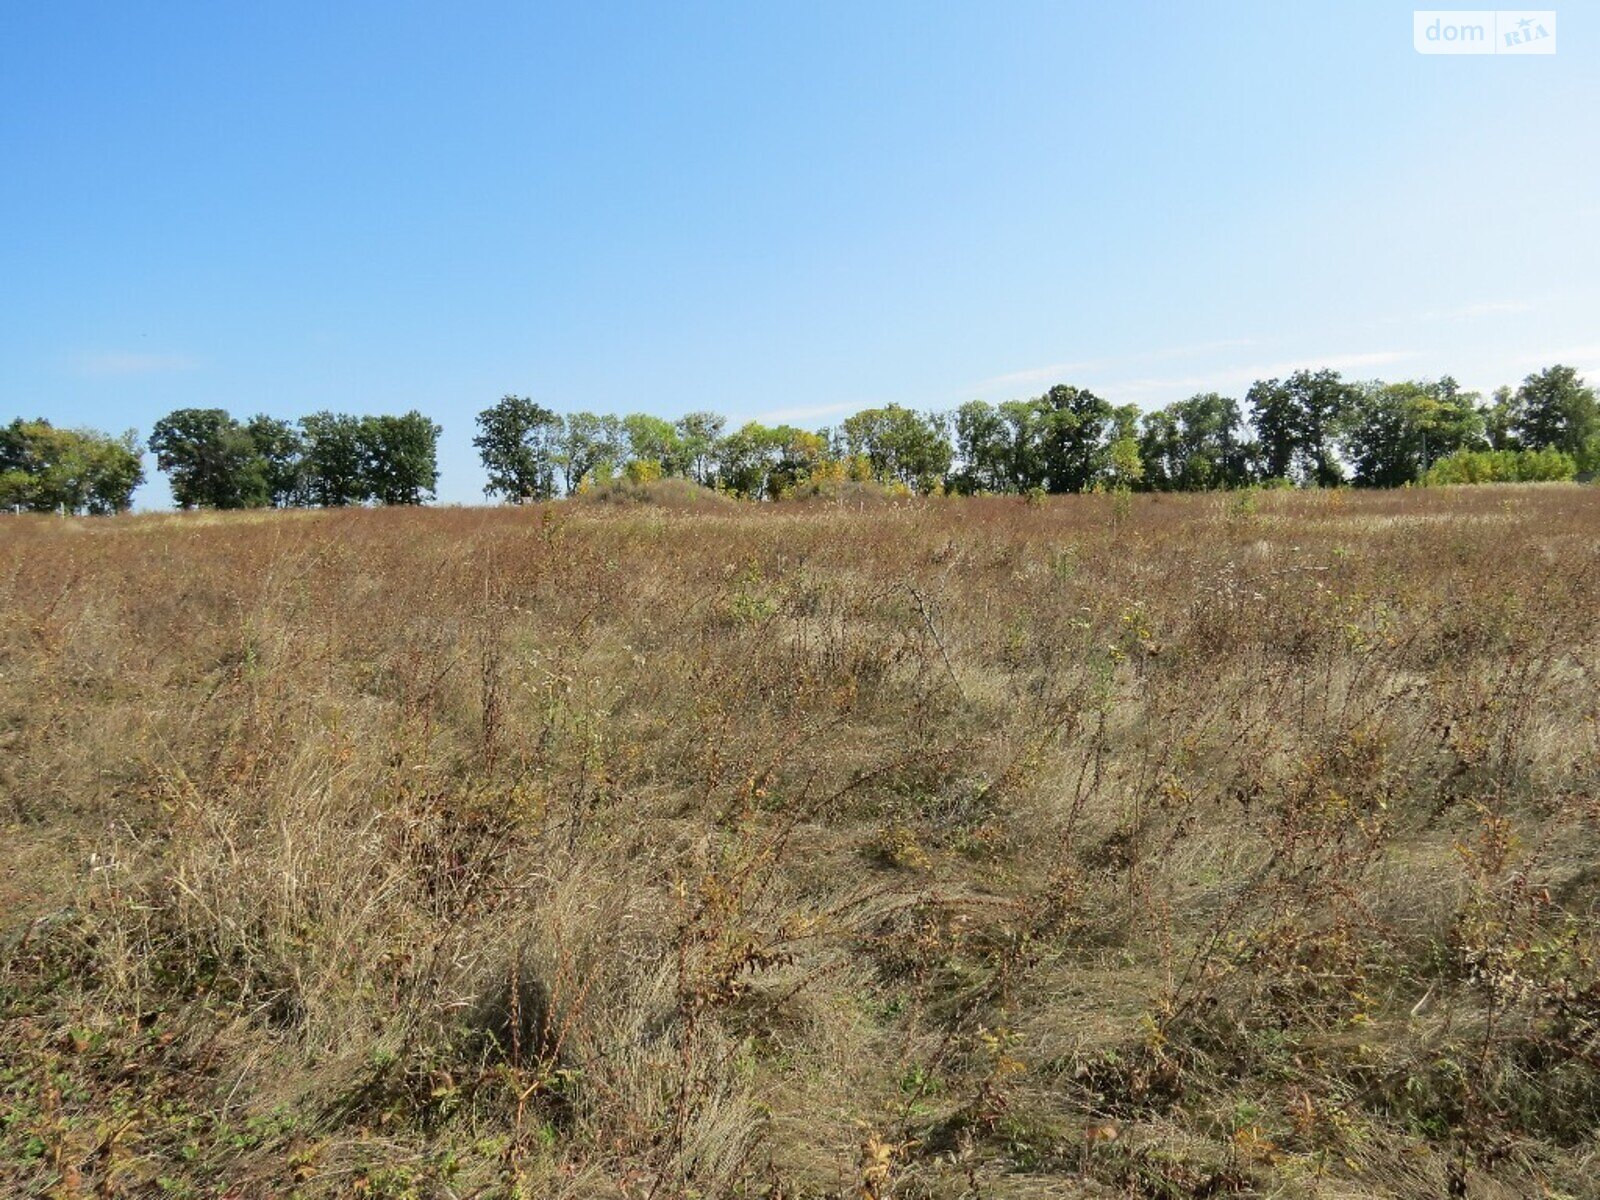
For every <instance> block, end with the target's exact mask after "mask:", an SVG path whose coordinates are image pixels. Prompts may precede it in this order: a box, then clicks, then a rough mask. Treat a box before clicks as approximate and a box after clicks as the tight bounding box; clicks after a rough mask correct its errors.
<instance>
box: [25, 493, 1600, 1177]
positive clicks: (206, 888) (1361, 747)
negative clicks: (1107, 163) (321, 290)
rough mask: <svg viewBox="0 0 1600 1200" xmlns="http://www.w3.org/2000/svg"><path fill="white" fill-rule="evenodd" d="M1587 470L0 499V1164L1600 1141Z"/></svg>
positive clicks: (582, 1173)
mask: <svg viewBox="0 0 1600 1200" xmlns="http://www.w3.org/2000/svg"><path fill="white" fill-rule="evenodd" d="M1597 683H1600V489H1596V488H1584V487H1579V486H1571V485H1548V486H1542V487H1540V486H1535V487H1520V488H1502V487H1484V488H1476V489H1430V490H1425V491H1405V492H1393V493H1384V494H1357V493H1350V492H1344V491H1334V492H1313V493H1288V492H1269V493H1253V492H1243V493H1232V494H1217V495H1201V496H1186V497H1159V496H1141V497H1134V498H1132V500H1131V501H1130V500H1129V498H1127V497H1125V496H1124V497H1115V496H1084V497H1070V498H1063V499H1060V500H1050V501H1045V502H1043V503H1027V502H1024V501H1023V500H1021V499H996V500H966V501H927V502H919V503H914V504H906V503H900V504H881V505H878V506H876V507H873V506H868V507H859V506H856V505H854V504H852V505H849V506H843V507H841V506H836V505H828V504H818V505H805V504H792V505H790V504H777V505H762V506H754V505H743V504H733V503H727V504H705V505H700V506H695V507H693V508H689V509H684V510H673V509H666V508H662V507H659V506H651V505H637V504H635V505H628V504H594V503H590V504H584V503H582V502H567V503H561V504H556V505H551V506H545V507H529V508H522V509H514V508H507V509H482V510H411V511H399V510H377V511H354V512H308V513H266V514H254V515H239V516H205V515H195V516H184V515H172V516H165V515H152V516H142V517H122V518H116V519H106V520H70V519H69V520H59V519H54V518H43V517H41V518H30V517H19V518H4V519H0V1194H3V1195H6V1196H56V1197H88V1196H138V1197H143V1196H151V1197H154V1196H170V1197H184V1196H193V1197H202V1196H205V1197H221V1196H226V1197H234V1198H238V1200H245V1198H253V1197H268V1196H292V1195H293V1196H306V1197H324V1196H326V1197H333V1196H366V1197H411V1196H415V1197H432V1196H455V1197H467V1196H476V1197H485V1198H487V1197H496V1196H504V1197H511V1196H526V1197H562V1196H571V1197H578V1196H584V1197H587V1196H605V1197H629V1198H634V1200H645V1198H646V1197H657V1198H661V1200H667V1198H679V1197H694V1196H699V1197H708V1198H709V1197H721V1196H768V1197H773V1198H777V1197H784V1198H796V1197H804V1196H819V1197H820V1196H839V1197H844V1196H864V1197H868V1198H871V1200H887V1198H888V1197H907V1198H909V1197H923V1196H930V1197H932V1196H937V1197H950V1198H952V1200H953V1198H955V1197H961V1196H965V1197H977V1196H983V1197H1044V1196H1051V1197H1064V1196H1066V1197H1070V1196H1133V1197H1190V1196H1228V1195H1274V1196H1325V1197H1358V1196H1360V1197H1365V1196H1407V1197H1443V1196H1467V1197H1474V1198H1476V1197H1491V1196H1503V1197H1525V1196H1569V1197H1579V1196H1593V1195H1596V1194H1600V1185H1597V1182H1596V1180H1597V1179H1600V1135H1597V1123H1600V688H1597Z"/></svg>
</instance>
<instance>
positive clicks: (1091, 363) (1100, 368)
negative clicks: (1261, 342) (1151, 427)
mask: <svg viewBox="0 0 1600 1200" xmlns="http://www.w3.org/2000/svg"><path fill="white" fill-rule="evenodd" d="M1255 344H1256V343H1255V339H1253V338H1228V339H1226V340H1224V341H1218V342H1198V343H1195V344H1193V345H1186V346H1168V347H1165V348H1164V349H1161V350H1151V351H1149V352H1147V353H1144V354H1131V355H1124V356H1122V357H1120V358H1090V359H1082V360H1080V361H1078V362H1059V363H1050V364H1049V365H1048V366H1043V367H1028V368H1026V369H1025V370H1021V371H1008V372H1007V373H1006V374H1004V375H996V376H994V377H993V378H991V379H984V380H980V381H979V382H978V383H975V384H973V385H972V388H971V389H970V390H972V391H974V392H995V391H1002V390H1005V389H1007V388H1012V387H1017V386H1020V385H1026V384H1037V383H1045V382H1060V381H1061V380H1063V379H1066V378H1067V377H1069V376H1072V375H1082V374H1084V373H1087V372H1095V373H1100V374H1103V373H1105V372H1108V371H1116V370H1118V369H1119V368H1126V367H1131V366H1136V365H1137V364H1139V363H1148V362H1163V361H1167V360H1170V359H1174V358H1193V357H1196V356H1199V355H1202V354H1212V353H1215V352H1216V351H1218V350H1236V349H1239V348H1240V347H1242V346H1253V345H1255Z"/></svg>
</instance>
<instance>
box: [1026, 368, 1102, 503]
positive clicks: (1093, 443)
mask: <svg viewBox="0 0 1600 1200" xmlns="http://www.w3.org/2000/svg"><path fill="white" fill-rule="evenodd" d="M1033 405H1034V408H1035V410H1036V412H1037V414H1038V423H1037V442H1038V447H1039V457H1040V460H1041V465H1042V466H1043V468H1044V485H1045V488H1046V490H1047V491H1050V492H1053V493H1062V492H1086V491H1089V490H1090V489H1091V488H1093V487H1094V486H1095V485H1096V484H1098V483H1101V482H1104V481H1105V479H1106V477H1107V473H1108V471H1109V468H1110V463H1111V457H1110V453H1111V443H1112V442H1113V441H1115V440H1116V439H1117V437H1118V436H1120V434H1121V427H1120V426H1119V425H1118V422H1117V412H1116V409H1114V408H1113V407H1112V406H1111V404H1110V403H1109V402H1107V401H1105V400H1102V399H1101V398H1100V397H1099V396H1097V395H1095V394H1094V393H1093V392H1091V391H1089V390H1088V389H1087V388H1076V387H1068V386H1066V385H1063V384H1058V385H1056V386H1055V387H1053V388H1051V389H1050V390H1049V391H1048V392H1046V393H1045V394H1044V395H1043V396H1041V397H1039V398H1038V399H1037V400H1035V401H1034V402H1033Z"/></svg>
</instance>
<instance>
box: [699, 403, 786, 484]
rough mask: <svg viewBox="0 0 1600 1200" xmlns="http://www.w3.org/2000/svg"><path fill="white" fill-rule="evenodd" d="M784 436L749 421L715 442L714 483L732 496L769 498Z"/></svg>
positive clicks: (774, 430)
mask: <svg viewBox="0 0 1600 1200" xmlns="http://www.w3.org/2000/svg"><path fill="white" fill-rule="evenodd" d="M785 440H786V436H785V433H784V431H783V430H782V429H769V428H767V426H765V425H762V424H761V423H760V422H758V421H750V422H748V423H747V424H745V425H743V426H741V427H740V428H738V429H736V430H734V431H733V432H732V433H730V434H728V435H727V436H726V437H724V438H722V439H720V440H719V441H718V442H717V449H716V462H717V482H718V484H720V485H721V486H722V487H723V488H725V489H727V490H728V491H730V492H732V493H733V494H734V495H736V496H743V497H744V498H746V499H749V500H760V499H763V498H766V497H768V496H770V495H772V491H771V488H770V486H769V484H770V479H771V476H772V473H773V469H774V467H775V466H776V465H777V463H778V459H779V457H780V455H781V454H782V452H783V446H784V442H785Z"/></svg>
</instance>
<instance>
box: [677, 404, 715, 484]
mask: <svg viewBox="0 0 1600 1200" xmlns="http://www.w3.org/2000/svg"><path fill="white" fill-rule="evenodd" d="M726 426H727V420H726V419H725V418H723V417H720V416H718V415H717V414H716V413H713V412H692V413H686V414H684V415H683V416H681V417H679V418H678V423H677V427H676V428H677V434H678V445H679V446H680V447H682V454H683V458H684V462H685V463H686V464H687V470H688V473H689V475H690V476H691V477H692V478H693V479H694V480H695V481H696V482H697V483H700V484H703V485H705V486H707V487H709V486H710V485H711V483H712V480H713V479H714V478H715V475H716V453H717V441H718V439H719V438H721V437H722V431H723V429H724V428H726Z"/></svg>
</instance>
